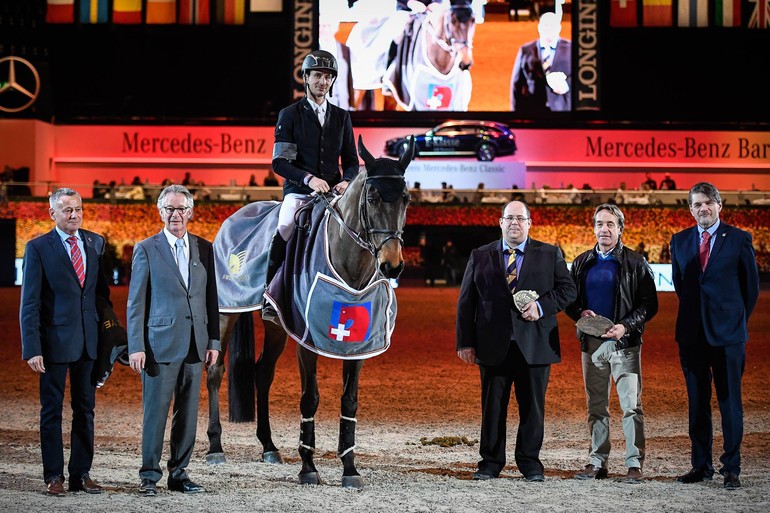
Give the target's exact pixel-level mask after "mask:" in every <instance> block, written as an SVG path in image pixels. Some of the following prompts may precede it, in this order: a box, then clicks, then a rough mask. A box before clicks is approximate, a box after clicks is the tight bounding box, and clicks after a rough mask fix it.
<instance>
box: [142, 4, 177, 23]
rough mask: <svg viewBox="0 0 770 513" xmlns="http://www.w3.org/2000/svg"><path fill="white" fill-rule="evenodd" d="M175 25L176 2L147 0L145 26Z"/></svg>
mask: <svg viewBox="0 0 770 513" xmlns="http://www.w3.org/2000/svg"><path fill="white" fill-rule="evenodd" d="M167 23H176V0H147V24H148V25H151V24H167Z"/></svg>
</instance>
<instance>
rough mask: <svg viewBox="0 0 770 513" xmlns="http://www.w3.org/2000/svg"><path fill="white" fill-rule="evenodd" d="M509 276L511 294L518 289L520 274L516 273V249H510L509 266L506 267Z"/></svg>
mask: <svg viewBox="0 0 770 513" xmlns="http://www.w3.org/2000/svg"><path fill="white" fill-rule="evenodd" d="M506 272H507V275H508V276H507V278H508V288H510V289H511V294H513V293H514V292H515V291H516V284H517V283H518V281H519V280H518V276H517V273H516V251H515V250H514V251H511V250H508V268H507V269H506Z"/></svg>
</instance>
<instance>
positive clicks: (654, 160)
mask: <svg viewBox="0 0 770 513" xmlns="http://www.w3.org/2000/svg"><path fill="white" fill-rule="evenodd" d="M53 130H54V136H55V139H56V148H57V152H56V154H55V155H52V156H51V157H52V158H53V159H54V161H59V162H61V161H67V162H77V161H78V160H80V161H83V162H88V161H91V162H96V161H99V159H101V160H102V161H105V162H106V161H109V160H110V159H113V160H115V161H121V162H123V161H131V160H136V161H137V162H141V161H142V160H144V161H150V160H152V161H157V162H162V161H163V160H165V159H222V160H223V163H227V161H236V162H237V161H242V162H257V163H258V162H263V163H269V162H270V161H271V160H272V151H273V142H274V140H273V139H274V135H273V131H274V128H273V127H272V126H260V127H227V126H219V127H195V126H191V127H187V126H163V127H158V126H80V125H57V126H55V127H53ZM425 131H426V129H425V128H360V129H356V128H354V132H355V134H356V137H357V136H358V135H361V136H363V139H364V144H365V145H366V147H367V148H368V149H369V151H370V152H371V153H372V154H373V155H374V156H380V155H384V153H385V141H387V140H388V139H390V138H393V137H403V136H405V135H410V134H419V133H424V132H425ZM514 134H515V135H516V142H517V145H518V148H519V150H518V152H517V153H516V155H513V156H509V157H498V158H496V159H495V160H494V161H492V162H488V163H481V162H478V161H476V160H475V159H474V158H472V157H471V158H450V159H447V158H442V160H449V161H451V162H463V163H464V164H465V165H481V164H485V165H492V166H493V165H497V164H499V163H506V162H512V163H517V162H522V163H526V164H527V165H528V166H533V165H534V166H555V167H576V168H580V167H586V166H592V167H602V166H608V167H612V166H616V167H617V166H626V167H650V166H652V167H654V166H672V167H701V166H705V167H721V168H766V167H768V166H770V132H724V131H714V132H710V131H685V130H682V131H674V130H545V129H543V130H536V129H517V130H514ZM431 162H433V163H435V162H436V159H435V158H429V157H426V158H418V159H416V160H415V163H416V164H419V163H431ZM415 169H417V168H415ZM426 169H427V168H426ZM477 169H478V170H479V171H478V172H481V171H480V170H481V167H479V168H477ZM410 170H411V166H410ZM490 174H491V173H490ZM441 181H445V180H440V182H441ZM475 185H476V184H474V187H475ZM510 185H511V182H508V183H507V184H506V187H510Z"/></svg>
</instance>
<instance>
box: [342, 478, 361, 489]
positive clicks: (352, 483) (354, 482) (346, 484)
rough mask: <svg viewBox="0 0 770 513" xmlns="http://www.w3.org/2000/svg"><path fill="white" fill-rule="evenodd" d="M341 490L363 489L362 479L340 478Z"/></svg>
mask: <svg viewBox="0 0 770 513" xmlns="http://www.w3.org/2000/svg"><path fill="white" fill-rule="evenodd" d="M342 487H343V488H357V489H358V488H363V487H364V478H363V477H361V476H342Z"/></svg>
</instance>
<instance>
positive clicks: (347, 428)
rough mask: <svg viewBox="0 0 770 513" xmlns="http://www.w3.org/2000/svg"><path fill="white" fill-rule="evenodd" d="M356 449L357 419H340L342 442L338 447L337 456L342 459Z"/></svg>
mask: <svg viewBox="0 0 770 513" xmlns="http://www.w3.org/2000/svg"><path fill="white" fill-rule="evenodd" d="M355 447H356V419H351V418H347V417H341V418H340V440H339V445H338V446H337V456H338V457H340V458H342V457H344V456H345V455H347V454H349V453H351V452H352V451H353V449H355Z"/></svg>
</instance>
